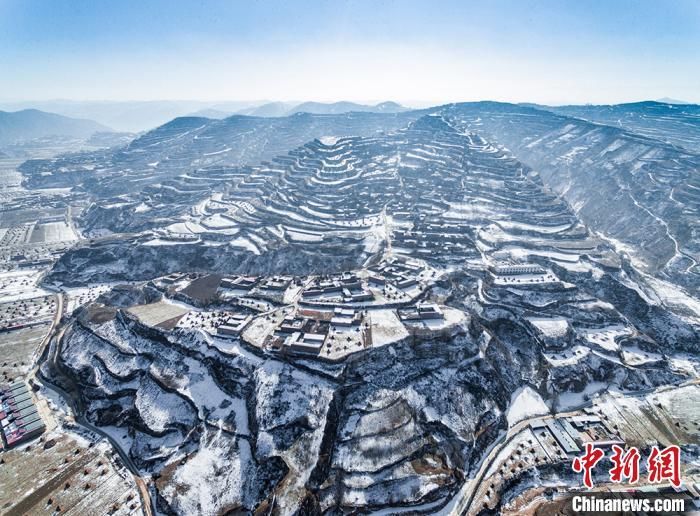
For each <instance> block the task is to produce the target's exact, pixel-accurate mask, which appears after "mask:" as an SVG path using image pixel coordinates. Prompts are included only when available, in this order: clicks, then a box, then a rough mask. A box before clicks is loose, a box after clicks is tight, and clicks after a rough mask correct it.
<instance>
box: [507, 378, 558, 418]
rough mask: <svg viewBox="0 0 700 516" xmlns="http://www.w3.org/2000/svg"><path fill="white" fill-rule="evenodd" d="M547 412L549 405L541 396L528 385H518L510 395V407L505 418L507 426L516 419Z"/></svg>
mask: <svg viewBox="0 0 700 516" xmlns="http://www.w3.org/2000/svg"><path fill="white" fill-rule="evenodd" d="M544 414H549V407H548V406H547V404H546V403H545V402H544V400H543V399H542V397H541V396H540V395H539V394H537V392H535V391H534V390H533V389H532V388H530V387H528V386H524V387H520V388H519V389H518V390H517V391H515V392H514V393H513V395H512V396H511V397H510V407H508V413H507V414H506V419H507V420H508V426H513V425H515V424H516V423H517V422H518V421H522V420H523V419H527V418H530V417H535V416H542V415H544Z"/></svg>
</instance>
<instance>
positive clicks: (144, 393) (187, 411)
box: [134, 379, 195, 432]
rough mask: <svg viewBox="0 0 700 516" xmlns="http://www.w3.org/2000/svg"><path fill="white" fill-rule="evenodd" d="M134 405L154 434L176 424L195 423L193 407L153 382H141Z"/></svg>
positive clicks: (146, 380) (147, 380)
mask: <svg viewBox="0 0 700 516" xmlns="http://www.w3.org/2000/svg"><path fill="white" fill-rule="evenodd" d="M134 405H135V406H136V409H137V410H138V411H139V415H140V416H141V419H142V420H143V422H144V423H146V425H148V428H150V429H151V430H153V431H154V432H164V431H166V430H167V429H168V427H170V426H171V425H172V424H175V423H179V424H185V425H186V424H193V423H194V419H195V418H194V414H193V412H192V407H190V405H188V404H187V403H186V402H185V400H184V399H182V398H181V397H180V396H178V395H177V394H172V393H169V392H167V391H164V390H163V389H161V388H160V387H159V386H158V384H156V383H155V382H154V381H153V380H149V379H144V380H143V381H142V382H141V386H140V387H139V389H138V391H136V400H135V403H134Z"/></svg>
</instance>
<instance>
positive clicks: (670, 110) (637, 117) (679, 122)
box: [542, 101, 700, 152]
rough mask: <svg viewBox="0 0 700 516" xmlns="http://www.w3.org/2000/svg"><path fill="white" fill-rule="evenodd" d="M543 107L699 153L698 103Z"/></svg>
mask: <svg viewBox="0 0 700 516" xmlns="http://www.w3.org/2000/svg"><path fill="white" fill-rule="evenodd" d="M542 109H546V110H548V111H552V112H553V113H558V114H560V115H566V116H573V117H576V118H582V119H584V120H590V121H591V122H595V123H599V124H605V125H610V126H613V127H621V128H622V129H627V130H629V131H631V132H634V133H637V134H641V135H643V136H649V137H650V138H655V139H657V140H661V141H665V142H668V143H671V144H673V145H677V146H679V147H683V148H685V149H687V150H689V151H694V152H700V106H699V105H697V104H679V103H670V102H661V101H657V102H653V101H646V102H635V103H632V104H616V105H612V106H588V105H587V106H559V107H546V106H542Z"/></svg>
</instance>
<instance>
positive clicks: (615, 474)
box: [610, 444, 640, 484]
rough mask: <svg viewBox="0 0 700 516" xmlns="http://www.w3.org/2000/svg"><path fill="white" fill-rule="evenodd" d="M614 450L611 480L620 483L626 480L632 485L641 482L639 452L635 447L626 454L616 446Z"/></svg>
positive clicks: (611, 458)
mask: <svg viewBox="0 0 700 516" xmlns="http://www.w3.org/2000/svg"><path fill="white" fill-rule="evenodd" d="M612 449H613V456H612V457H610V460H611V461H612V463H613V467H612V468H610V480H611V481H612V482H615V483H619V482H622V479H623V478H626V479H627V481H628V482H629V483H630V484H636V483H637V482H638V481H639V458H640V455H639V450H637V448H635V447H634V446H633V447H632V448H630V449H629V450H627V451H626V452H625V450H624V449H622V448H620V447H619V446H617V445H616V444H614V445H613V447H612Z"/></svg>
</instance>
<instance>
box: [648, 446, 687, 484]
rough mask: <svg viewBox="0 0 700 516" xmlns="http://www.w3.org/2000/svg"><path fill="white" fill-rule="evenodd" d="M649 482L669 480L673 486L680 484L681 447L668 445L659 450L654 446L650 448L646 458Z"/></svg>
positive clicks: (656, 482)
mask: <svg viewBox="0 0 700 516" xmlns="http://www.w3.org/2000/svg"><path fill="white" fill-rule="evenodd" d="M647 469H648V470H649V482H651V483H655V484H658V483H660V482H663V481H664V480H669V481H670V482H671V484H673V486H674V487H679V486H680V485H681V449H680V448H679V447H678V446H675V445H674V446H669V447H667V448H664V449H663V450H661V451H659V449H658V448H657V447H656V446H653V447H652V448H651V453H650V454H649V459H648V460H647Z"/></svg>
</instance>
